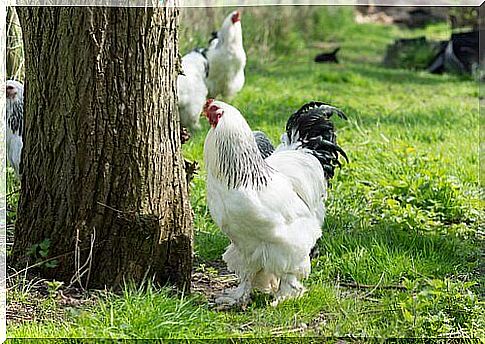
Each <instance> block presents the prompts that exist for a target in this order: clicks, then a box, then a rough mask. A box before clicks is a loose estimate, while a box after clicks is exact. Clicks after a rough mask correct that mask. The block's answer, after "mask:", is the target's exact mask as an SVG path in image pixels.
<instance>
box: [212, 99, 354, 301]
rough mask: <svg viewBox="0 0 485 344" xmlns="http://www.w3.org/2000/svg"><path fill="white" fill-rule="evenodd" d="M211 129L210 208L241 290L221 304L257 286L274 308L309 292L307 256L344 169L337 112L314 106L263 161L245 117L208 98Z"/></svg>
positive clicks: (294, 119)
mask: <svg viewBox="0 0 485 344" xmlns="http://www.w3.org/2000/svg"><path fill="white" fill-rule="evenodd" d="M204 113H205V115H206V116H207V118H208V119H209V122H210V124H211V126H212V128H211V129H210V130H209V133H208V134H207V137H206V140H205V146H204V159H205V165H206V169H207V202H208V206H209V209H210V212H211V215H212V218H213V219H214V221H215V222H216V223H217V225H218V226H219V227H220V228H221V230H222V231H223V232H224V233H225V234H227V236H228V237H229V238H230V240H231V244H230V246H229V247H228V248H227V251H226V252H225V253H224V255H223V259H224V260H225V262H226V263H227V266H228V268H229V269H230V270H231V271H234V272H235V273H236V274H237V275H238V277H239V278H240V285H239V286H238V287H237V288H236V289H234V290H232V291H230V292H228V293H226V295H224V296H222V297H220V298H218V299H217V300H216V301H217V302H219V303H223V304H229V305H233V304H245V303H247V302H248V301H249V298H250V293H251V290H252V289H253V288H258V289H260V290H262V291H265V292H271V293H274V294H275V296H276V298H275V303H278V302H279V301H281V300H284V299H286V298H290V297H296V296H299V295H301V294H302V293H303V292H304V288H303V286H302V284H301V283H300V280H301V279H303V278H305V277H307V276H308V274H309V273H310V257H309V254H310V251H311V249H312V247H313V246H314V245H315V243H316V241H317V239H318V238H319V237H320V236H321V226H322V224H323V219H324V214H325V207H324V204H323V202H324V200H325V199H326V190H327V181H328V179H330V178H331V177H332V176H333V173H334V168H335V166H337V165H338V166H339V165H340V164H339V161H338V158H339V153H340V154H341V155H342V156H344V157H345V158H346V155H345V153H344V152H343V150H342V149H341V148H340V147H338V146H337V145H336V137H335V131H334V127H333V124H332V122H330V120H329V118H330V116H331V115H332V114H334V113H336V114H338V115H339V116H340V117H342V118H345V115H344V114H343V113H342V112H341V111H340V110H338V109H336V108H334V107H332V106H329V105H327V104H324V103H320V102H311V103H308V104H306V105H304V106H303V107H302V108H301V109H299V110H298V111H297V112H295V113H294V114H293V115H292V116H291V117H290V119H289V120H288V123H287V127H286V133H285V134H284V135H283V138H282V142H283V143H282V144H281V145H280V146H279V147H278V148H277V149H276V151H275V152H274V153H272V154H271V155H270V156H269V157H267V158H266V159H264V158H263V155H262V153H260V151H259V150H258V145H257V143H256V139H255V135H254V134H253V132H252V131H251V129H250V128H249V125H248V124H247V122H246V120H245V119H244V117H243V116H242V115H241V113H240V112H239V111H238V110H237V109H236V108H234V107H232V106H231V105H228V104H226V103H223V102H219V101H213V100H212V99H209V100H208V101H207V103H206V106H205V109H204Z"/></svg>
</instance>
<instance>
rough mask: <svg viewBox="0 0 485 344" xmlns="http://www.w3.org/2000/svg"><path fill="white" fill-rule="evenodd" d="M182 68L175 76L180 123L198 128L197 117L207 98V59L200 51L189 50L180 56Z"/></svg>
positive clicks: (191, 128) (191, 127)
mask: <svg viewBox="0 0 485 344" xmlns="http://www.w3.org/2000/svg"><path fill="white" fill-rule="evenodd" d="M182 70H183V73H184V74H181V75H179V76H178V78H177V90H178V100H179V113H180V123H181V125H182V126H183V127H185V128H188V129H190V130H196V129H199V128H200V124H199V118H200V114H201V113H202V107H203V106H204V103H205V101H206V99H207V92H208V91H207V86H206V83H205V78H206V76H207V75H206V74H207V70H208V62H207V59H206V58H205V56H204V55H203V54H202V53H201V52H200V51H197V50H194V51H191V52H190V53H188V54H187V55H185V56H184V57H183V58H182Z"/></svg>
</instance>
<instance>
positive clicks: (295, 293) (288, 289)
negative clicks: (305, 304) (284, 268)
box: [271, 274, 306, 306]
mask: <svg viewBox="0 0 485 344" xmlns="http://www.w3.org/2000/svg"><path fill="white" fill-rule="evenodd" d="M305 291H306V289H305V287H304V286H303V285H302V284H301V283H300V281H298V278H297V277H296V276H295V275H292V274H287V275H285V276H283V277H282V278H281V282H280V288H279V290H278V291H277V292H276V295H275V300H274V301H273V302H272V303H271V305H272V306H276V305H278V303H280V302H281V301H284V300H287V299H292V298H295V297H300V296H302V295H303V294H304V293H305Z"/></svg>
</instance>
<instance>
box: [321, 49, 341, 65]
mask: <svg viewBox="0 0 485 344" xmlns="http://www.w3.org/2000/svg"><path fill="white" fill-rule="evenodd" d="M339 50H340V47H338V48H336V49H335V50H334V51H332V52H331V53H321V54H318V55H317V56H315V62H319V63H339V61H338V58H337V53H338V51H339Z"/></svg>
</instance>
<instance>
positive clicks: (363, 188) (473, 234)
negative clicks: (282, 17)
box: [7, 23, 485, 340]
mask: <svg viewBox="0 0 485 344" xmlns="http://www.w3.org/2000/svg"><path fill="white" fill-rule="evenodd" d="M332 32H333V33H334V35H331V34H330V35H329V36H330V37H331V39H332V40H333V41H334V42H338V44H339V45H340V46H341V47H342V49H341V52H340V53H339V54H340V59H341V63H340V64H325V65H321V64H320V65H319V64H315V63H314V62H313V61H312V60H313V57H314V55H316V54H317V53H318V52H319V49H316V48H314V45H312V44H311V43H308V44H303V43H302V42H296V43H294V44H295V47H294V48H295V49H292V50H289V51H290V52H291V53H288V52H286V53H284V52H283V51H284V49H288V47H284V48H282V47H279V48H278V49H276V48H275V52H274V53H273V55H272V56H271V58H265V59H262V58H258V56H257V55H253V56H251V55H249V56H248V66H247V68H246V76H247V79H246V84H245V87H244V89H243V91H242V92H240V93H239V94H238V96H237V97H236V99H234V100H233V101H232V104H233V105H234V106H236V107H237V108H239V109H240V110H241V112H242V113H243V114H244V116H245V117H246V119H247V121H248V123H249V124H250V126H251V127H252V128H253V129H254V130H262V131H264V132H266V133H267V134H268V135H269V136H270V137H271V139H272V140H273V142H274V143H277V142H278V140H279V136H280V135H281V133H282V132H283V130H284V125H285V123H286V120H287V118H288V117H289V116H290V115H291V113H292V112H293V111H295V110H296V109H298V108H299V106H301V105H302V104H304V103H305V102H307V101H310V100H320V101H325V102H328V103H330V104H332V105H335V106H337V107H339V108H341V109H342V110H343V111H344V112H345V113H346V114H347V116H348V118H349V120H348V121H344V120H341V119H337V118H336V119H335V120H334V123H335V125H336V127H337V128H338V142H339V144H340V146H341V147H342V148H343V149H344V150H345V151H346V152H347V155H348V156H349V159H350V163H348V164H343V167H342V168H341V169H340V170H338V171H337V173H336V176H335V177H334V179H333V180H332V182H331V189H330V192H329V193H330V196H329V200H328V201H327V204H326V205H327V217H326V219H325V224H324V227H323V229H322V232H323V236H322V238H321V240H320V241H319V243H318V246H319V255H318V257H316V258H315V259H313V261H312V274H311V276H310V278H309V279H308V280H306V281H305V286H306V287H307V288H308V291H307V293H306V294H305V295H304V296H303V297H302V298H300V299H297V300H290V301H286V302H284V303H282V304H280V305H278V306H277V307H272V306H270V305H269V302H270V300H269V299H268V297H266V296H264V295H256V296H255V301H254V302H253V303H252V304H251V305H250V306H249V307H248V308H247V309H245V310H231V311H218V310H216V309H214V308H213V307H212V306H211V303H210V302H208V301H209V300H210V293H209V295H208V293H207V292H206V293H202V292H199V291H198V290H197V288H196V292H194V293H193V294H192V295H183V296H180V295H178V296H177V295H174V294H173V293H171V292H170V290H169V289H159V288H155V287H152V286H150V285H149V284H147V285H146V286H144V287H143V288H135V287H133V286H130V285H127V286H126V289H125V291H124V293H122V294H121V295H115V294H112V293H108V292H101V291H99V292H90V293H89V297H88V299H87V300H85V302H81V303H80V304H74V303H67V305H66V303H65V302H59V301H60V300H63V297H62V293H61V291H62V286H61V287H59V285H58V284H56V283H53V282H48V283H46V282H45V281H39V282H38V283H39V284H43V285H44V289H46V290H47V292H46V293H44V294H42V295H43V296H42V297H37V296H36V295H37V294H35V295H34V294H33V293H34V291H35V290H36V289H37V288H36V287H35V286H34V285H33V284H34V282H32V281H30V282H28V283H27V281H25V280H22V279H21V278H19V279H18V280H17V282H16V286H15V287H14V288H12V289H11V290H10V291H9V293H8V302H9V303H10V304H11V305H14V306H15V308H14V311H15V312H16V311H18V312H25V309H26V308H27V309H29V307H30V309H33V311H32V312H31V315H32V316H31V319H29V320H25V319H22V318H20V319H15V317H14V320H10V321H9V323H8V334H7V335H8V337H104V338H162V337H163V338H220V337H228V336H232V337H275V336H315V335H318V336H372V337H440V336H443V337H469V338H470V337H475V338H477V337H478V338H481V339H482V340H485V304H484V302H485V299H484V295H485V288H484V286H485V278H484V272H485V265H484V263H483V244H484V232H483V229H480V224H481V222H482V221H483V216H484V213H483V201H482V200H481V196H482V195H481V190H480V185H479V180H478V179H479V178H478V177H479V167H478V166H479V154H478V153H479V144H478V140H479V130H478V119H479V114H478V85H477V83H476V82H474V81H473V80H471V79H467V78H463V77H458V76H452V75H442V76H439V75H438V76H437V75H430V74H427V73H425V72H421V71H410V70H400V69H386V68H383V67H382V66H381V65H380V62H381V60H382V57H383V53H384V51H385V46H386V44H388V43H391V42H392V40H393V39H394V38H397V37H412V36H417V35H420V34H423V33H424V34H427V35H428V36H432V37H436V38H443V37H446V36H447V35H448V34H449V32H448V31H447V28H446V26H445V25H443V24H439V25H434V26H431V27H428V28H427V29H423V30H419V31H408V30H402V29H398V28H397V27H389V26H382V25H377V24H361V25H357V24H353V23H346V25H345V26H344V27H343V28H342V29H341V30H339V28H338V27H335V28H334V31H332ZM332 32H330V33H332ZM246 41H247V40H246ZM292 44H293V43H292ZM203 122H204V123H203V129H202V130H201V131H200V132H198V133H196V134H195V135H194V136H193V137H192V139H191V140H190V141H189V142H188V143H187V144H186V145H185V146H184V154H185V156H186V158H188V159H191V160H197V161H198V162H199V165H200V170H199V172H198V174H197V175H196V176H195V178H194V180H193V181H192V184H191V198H192V206H193V209H194V214H195V273H196V276H197V277H200V278H203V279H205V280H210V281H212V282H214V281H219V283H220V284H221V285H225V284H224V283H226V284H227V285H229V284H230V283H231V282H230V281H229V282H228V280H229V279H230V278H229V277H230V276H228V275H227V272H226V271H225V269H224V266H223V264H221V262H220V259H221V255H222V253H223V252H224V249H225V247H226V246H227V244H228V240H227V238H226V237H225V236H224V235H223V234H222V233H221V231H220V230H219V229H218V228H217V227H216V226H215V224H214V223H213V222H212V220H211V218H210V215H209V212H208V209H207V206H206V200H205V172H204V166H203V158H202V155H203V154H202V152H203V144H204V138H205V135H206V132H207V130H208V124H207V123H205V121H203ZM10 172H11V171H10ZM9 181H10V185H9V186H8V190H10V191H12V190H14V189H15V188H16V186H15V184H13V183H12V181H13V176H12V175H11V174H10V175H9ZM8 192H9V191H7V193H8ZM14 198H15V196H14V197H13V198H12V197H11V198H10V199H9V202H11V203H12V204H15V202H16V200H15V199H14ZM11 220H13V218H12V219H11ZM221 274H222V275H224V276H223V277H221ZM212 282H211V283H212ZM214 283H215V282H214ZM195 285H196V286H197V283H196V284H195ZM214 292H215V291H214ZM36 293H37V292H36Z"/></svg>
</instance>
